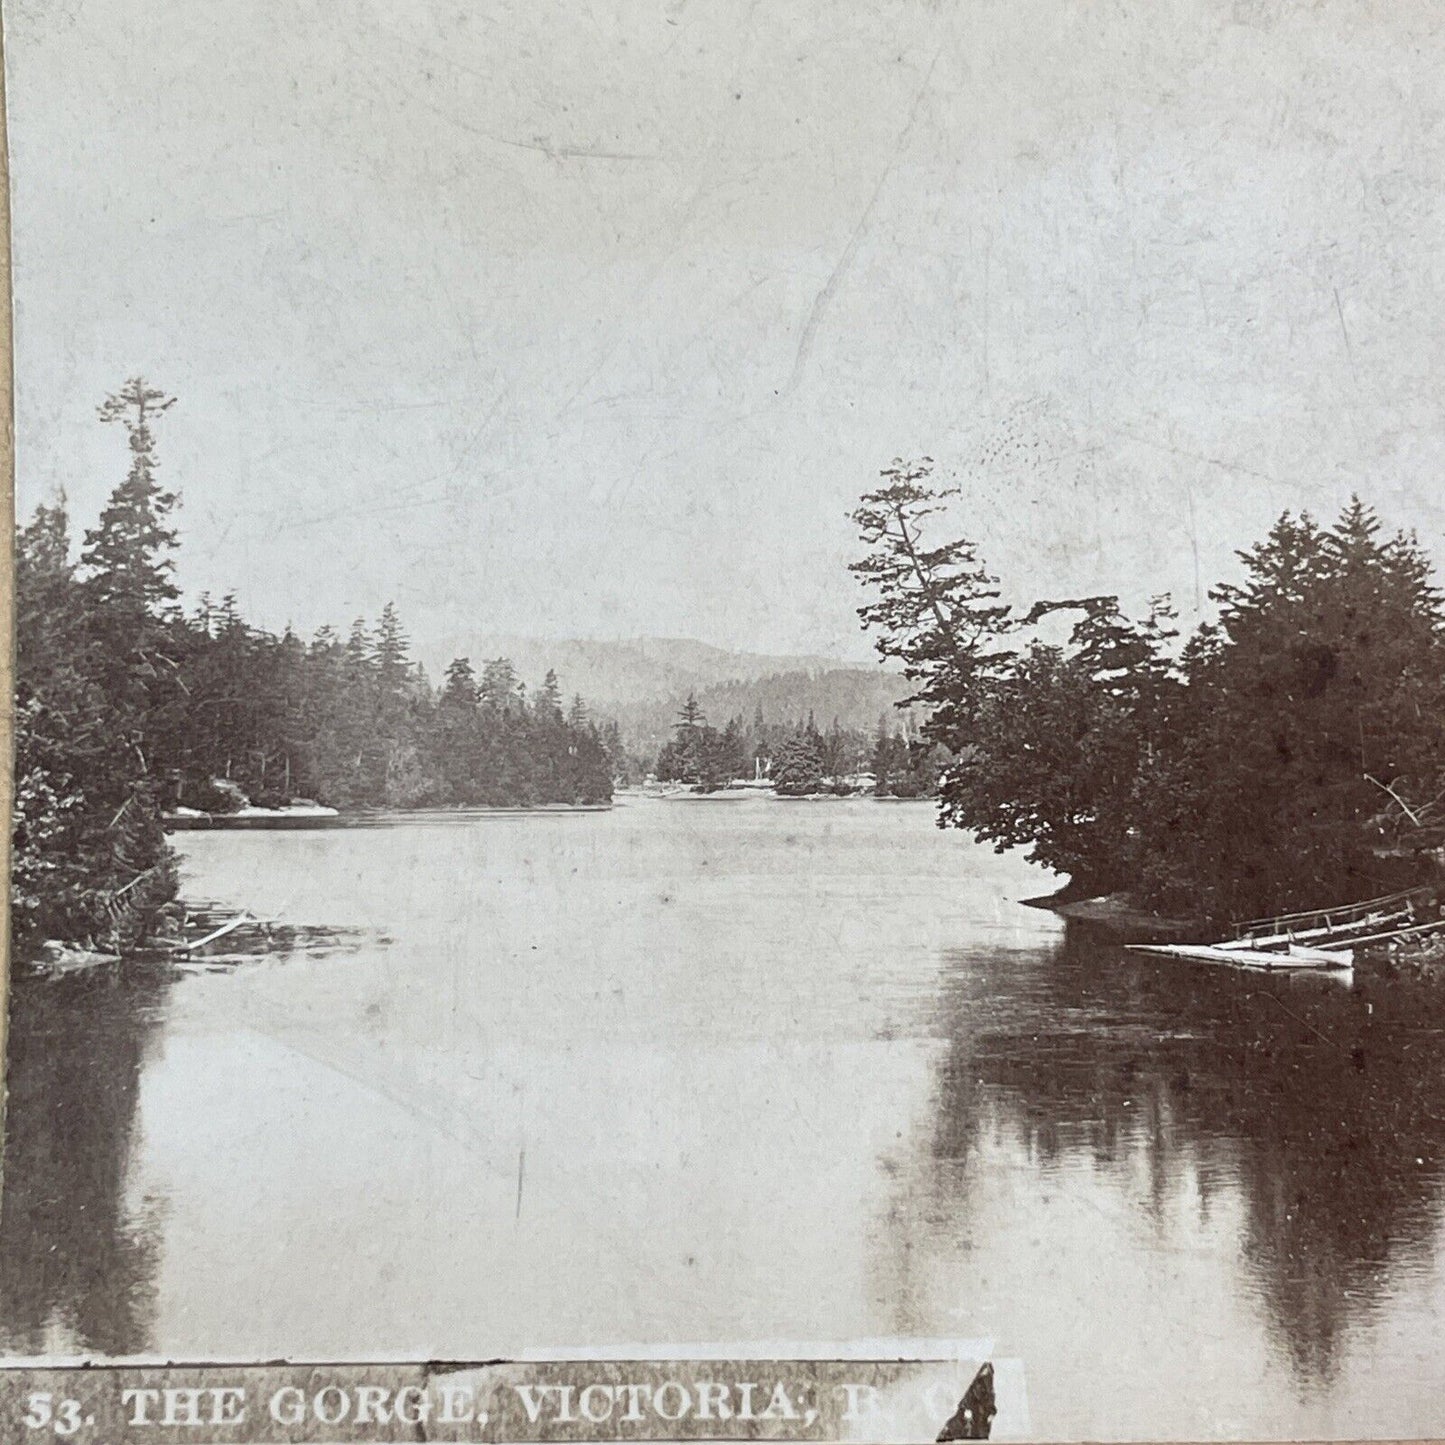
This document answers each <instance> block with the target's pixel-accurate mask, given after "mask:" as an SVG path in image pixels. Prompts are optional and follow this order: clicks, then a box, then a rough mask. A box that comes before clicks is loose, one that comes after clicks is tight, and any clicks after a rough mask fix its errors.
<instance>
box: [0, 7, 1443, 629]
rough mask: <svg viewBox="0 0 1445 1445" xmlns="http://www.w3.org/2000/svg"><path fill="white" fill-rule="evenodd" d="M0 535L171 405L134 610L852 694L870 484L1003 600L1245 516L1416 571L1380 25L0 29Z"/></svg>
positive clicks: (1406, 218)
mask: <svg viewBox="0 0 1445 1445" xmlns="http://www.w3.org/2000/svg"><path fill="white" fill-rule="evenodd" d="M5 14H6V23H7V36H6V43H7V50H8V56H7V60H8V67H9V101H10V110H11V121H10V124H11V146H12V151H13V167H14V170H13V182H14V192H13V205H14V238H15V241H14V244H15V271H16V289H17V372H18V463H19V496H20V507H21V509H22V511H23V512H28V511H29V510H30V508H31V507H33V505H34V503H35V502H36V501H37V500H38V499H41V498H44V497H47V496H49V495H50V494H51V493H52V492H53V491H54V489H56V488H58V487H63V488H64V489H65V490H66V492H67V493H68V494H69V497H70V500H71V503H72V508H73V512H74V514H75V516H76V517H77V519H78V522H80V523H82V524H83V523H84V522H85V521H87V520H89V519H90V518H92V517H93V515H94V513H95V511H96V509H97V507H98V505H99V503H100V501H101V499H102V497H103V495H104V494H105V492H106V491H107V490H108V489H109V488H110V487H111V486H112V485H113V484H114V483H115V482H116V481H117V480H118V479H119V477H120V476H122V475H123V473H124V469H125V465H126V458H125V450H124V445H123V439H122V437H121V436H120V435H118V434H117V433H116V431H115V429H113V428H106V427H102V426H100V425H99V424H98V422H97V421H96V420H95V412H94V408H95V405H96V403H97V402H98V401H99V400H100V399H101V397H102V396H103V395H104V394H105V392H106V391H107V390H108V389H111V388H113V387H114V386H115V385H116V384H117V383H118V382H119V381H120V380H121V379H122V378H124V377H125V376H126V375H127V374H130V373H132V372H136V371H141V372H144V374H145V375H146V376H147V377H149V378H150V379H151V380H152V381H153V382H155V383H157V384H160V385H162V386H164V387H165V388H166V389H168V390H169V391H171V392H173V393H174V394H176V395H177V396H178V397H179V398H180V401H179V404H178V405H177V406H176V408H175V409H174V410H173V411H172V412H171V413H169V414H168V416H167V417H166V418H165V420H164V422H163V423H162V429H161V434H160V444H161V447H162V455H163V460H164V465H165V476H166V479H167V480H168V481H169V482H171V483H172V484H174V485H176V486H178V487H179V488H180V489H181V491H182V493H183V496H184V511H183V514H182V525H183V530H184V554H183V559H182V577H183V580H184V582H185V583H186V585H187V588H188V589H189V590H191V591H192V592H194V591H198V590H200V589H201V588H210V589H212V590H214V591H218V592H219V591H223V590H225V589H227V588H234V589H235V590H236V591H237V592H238V594H239V596H240V598H241V602H242V605H243V607H244V609H245V610H246V611H247V613H248V614H249V615H250V616H252V617H253V618H254V619H255V620H257V621H258V622H261V623H264V624H267V625H271V626H278V627H279V626H280V625H282V624H284V623H285V622H287V621H288V620H291V621H294V622H295V623H296V624H297V625H298V626H300V627H302V628H303V629H305V630H308V631H309V630H310V629H312V628H314V627H315V626H317V625H318V624H320V623H322V622H325V621H337V622H343V623H344V622H345V621H347V620H348V619H349V618H350V617H352V616H353V615H355V614H356V613H358V612H365V613H368V614H375V613H376V612H377V611H378V610H379V608H380V606H381V604H382V603H383V602H384V601H386V600H387V599H389V598H394V599H395V600H396V601H397V602H398V604H399V605H400V606H401V608H402V610H403V613H404V616H405V618H406V620H407V621H408V623H409V624H410V626H411V628H412V630H413V632H414V633H415V634H416V635H417V636H418V638H419V640H422V641H423V642H424V641H425V639H426V638H428V637H436V636H441V635H447V634H455V633H457V632H459V631H465V630H467V629H468V628H475V630H477V631H478V632H482V631H488V632H514V633H527V634H541V635H553V636H627V635H632V634H644V633H646V634H663V635H685V636H693V637H697V638H701V639H703V640H707V641H712V642H716V643H720V644H724V645H730V646H739V647H749V648H756V649H760V650H767V651H784V650H799V651H809V652H823V653H831V654H838V655H848V654H852V655H860V654H862V653H863V652H864V651H865V650H866V644H864V645H860V643H859V640H858V638H857V634H856V623H855V618H854V615H853V609H854V607H855V606H856V604H857V602H858V600H859V599H858V597H857V596H856V595H855V593H856V587H855V584H854V583H853V580H852V579H851V578H850V577H849V576H848V575H847V573H846V572H845V570H844V567H845V563H846V562H847V561H848V560H849V559H850V558H851V557H852V556H854V555H855V553H856V543H855V541H854V539H853V533H852V528H851V525H850V524H849V522H848V520H847V513H848V510H849V508H850V506H851V505H853V503H854V499H855V498H856V495H857V493H858V492H859V491H860V490H862V489H864V488H866V487H867V486H868V485H869V483H870V481H871V480H872V478H873V477H874V475H875V474H876V472H877V471H878V469H879V468H880V467H882V466H884V465H886V464H887V463H888V461H889V459H890V458H892V457H893V456H895V455H898V454H900V453H901V454H905V455H908V454H916V453H923V452H927V453H929V454H931V455H932V456H933V457H935V458H936V459H937V460H938V463H939V466H940V470H941V471H943V472H946V473H951V474H955V475H956V476H957V477H958V479H959V480H960V481H962V483H963V485H964V489H965V502H964V508H963V515H962V517H961V522H960V525H962V526H963V527H964V528H966V529H967V530H969V531H970V532H971V533H972V534H973V535H975V536H976V537H977V538H978V539H979V540H980V541H981V542H982V544H983V547H984V551H985V554H986V556H987V557H988V558H989V560H990V561H991V563H992V564H993V565H994V566H995V567H996V568H997V569H998V570H1000V571H1002V572H1003V573H1004V575H1005V578H1006V580H1007V581H1008V583H1009V584H1010V586H1011V588H1012V589H1013V590H1014V591H1016V592H1017V593H1019V594H1020V595H1025V594H1028V595H1032V594H1036V593H1044V594H1048V593H1054V594H1059V593H1073V592H1075V591H1077V590H1079V589H1083V588H1089V589H1102V590H1110V591H1115V590H1117V591H1122V592H1123V593H1124V594H1125V595H1126V596H1128V597H1131V598H1136V597H1141V596H1143V595H1145V594H1148V593H1151V592H1158V591H1164V590H1172V591H1173V592H1175V594H1176V596H1177V598H1178V600H1179V602H1180V604H1181V607H1182V609H1183V611H1184V613H1185V615H1186V617H1189V616H1191V615H1192V613H1193V609H1194V608H1195V606H1196V603H1197V602H1198V601H1199V598H1200V590H1201V588H1207V586H1208V585H1209V583H1210V582H1211V581H1212V580H1214V579H1215V578H1217V577H1219V576H1221V575H1223V574H1224V573H1225V572H1226V571H1227V570H1228V568H1229V567H1230V565H1231V553H1232V549H1233V548H1234V547H1236V546H1240V545H1244V544H1245V543H1247V542H1248V541H1250V540H1251V539H1252V538H1253V537H1254V536H1255V535H1257V534H1258V533H1259V532H1260V531H1261V530H1262V529H1263V528H1265V527H1266V526H1267V525H1268V523H1269V521H1270V519H1271V518H1272V517H1273V515H1275V514H1276V513H1277V512H1278V511H1280V510H1281V509H1283V508H1284V507H1287V506H1291V507H1299V506H1309V507H1311V508H1314V509H1317V510H1319V511H1322V512H1326V513H1328V512H1331V511H1333V510H1334V509H1335V508H1336V507H1337V506H1338V505H1339V504H1340V503H1341V502H1342V501H1343V500H1344V498H1345V497H1346V496H1347V495H1348V493H1349V492H1350V491H1351V490H1352V489H1358V490H1359V491H1360V492H1361V493H1362V494H1363V495H1364V496H1365V497H1366V499H1367V500H1369V501H1370V502H1372V503H1374V504H1375V505H1377V506H1378V507H1379V508H1380V509H1381V511H1382V512H1384V513H1385V514H1386V516H1387V517H1388V518H1389V519H1390V520H1392V521H1394V522H1398V523H1401V524H1404V525H1409V526H1413V527H1417V528H1418V529H1419V531H1420V533H1421V535H1422V537H1423V539H1424V540H1425V541H1426V542H1427V543H1428V544H1429V545H1430V546H1431V547H1432V549H1434V550H1435V551H1436V553H1437V555H1442V554H1445V535H1442V534H1445V494H1442V490H1441V486H1440V480H1441V477H1442V465H1441V464H1442V460H1445V386H1442V379H1445V199H1442V173H1445V165H1442V144H1445V129H1442V111H1445V86H1442V84H1441V79H1440V77H1441V75H1442V73H1445V63H1442V62H1445V21H1442V18H1441V13H1440V11H1439V9H1438V7H1436V6H1434V5H1432V4H1430V3H1425V0H1416V3H1411V0H1390V3H1379V4H1367V3H1360V0H1320V3H1316V4H1314V5H1309V6H1306V5H1283V6H1281V5H1277V4H1275V3H1271V0H1235V3H1227V0H1225V3H1215V0H1188V3H1182V0H1151V3H1148V4H1127V5H1125V4H1107V3H1084V0H1075V3H1063V0H956V3H950V0H869V3H867V4H840V3H837V0H767V3H759V0H752V3H746V0H733V3H726V4H724V3H717V0H714V3H707V0H659V3H650V4H641V3H630V0H568V3H567V4H559V3H556V0H515V3H495V0H450V3H442V0H255V3H221V0H5Z"/></svg>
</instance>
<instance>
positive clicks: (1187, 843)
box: [853, 459, 1445, 919]
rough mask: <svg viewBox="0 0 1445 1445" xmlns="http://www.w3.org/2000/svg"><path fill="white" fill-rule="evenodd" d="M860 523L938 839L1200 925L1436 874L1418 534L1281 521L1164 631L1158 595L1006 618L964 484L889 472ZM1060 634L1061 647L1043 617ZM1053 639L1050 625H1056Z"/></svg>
mask: <svg viewBox="0 0 1445 1445" xmlns="http://www.w3.org/2000/svg"><path fill="white" fill-rule="evenodd" d="M882 479H883V482H884V485H883V486H882V487H880V488H879V489H877V490H875V491H873V492H870V493H868V494H867V495H866V496H864V497H863V499H862V505H861V506H860V507H859V509H858V510H857V512H856V513H855V514H854V516H855V521H856V522H857V524H858V526H859V530H860V533H861V536H862V538H863V540H864V542H865V544H866V546H867V547H868V549H869V550H868V553H867V555H866V556H865V557H864V558H863V559H862V560H860V561H859V562H857V563H855V564H854V565H853V571H854V572H855V573H856V574H857V575H858V576H859V577H860V579H861V580H862V582H863V583H864V584H865V585H866V586H868V587H870V588H871V589H872V591H873V600H871V601H870V602H869V603H868V604H867V605H866V606H864V607H862V608H861V609H860V612H859V615H860V617H861V619H862V621H863V623H864V626H865V627H866V628H869V629H872V630H874V631H875V632H876V634H877V639H876V644H877V646H878V649H879V651H880V652H882V653H883V655H884V656H886V657H889V658H893V659H896V660H897V661H899V662H900V663H901V664H902V665H903V667H904V670H905V673H906V675H907V676H908V677H909V678H910V679H912V681H913V683H914V686H915V688H916V692H915V694H914V696H915V700H916V702H917V703H918V705H920V706H922V707H925V708H927V709H929V717H928V721H927V722H926V724H925V726H924V733H925V736H926V737H928V738H929V739H931V740H932V741H934V742H937V743H939V744H941V745H943V746H944V747H946V748H947V749H948V750H949V752H950V753H951V754H952V760H951V761H950V762H949V763H948V765H947V767H946V768H945V770H944V773H943V777H942V779H941V782H940V817H939V822H940V825H941V826H957V827H963V828H968V829H971V830H972V831H973V832H975V833H976V834H977V835H978V836H979V837H980V838H982V839H985V840H987V841H990V842H992V843H994V844H995V845H996V846H997V847H998V848H999V849H1000V850H1002V849H1004V848H1008V847H1013V846H1019V845H1026V846H1028V847H1029V848H1030V849H1031V852H1030V857H1031V858H1033V859H1034V860H1035V861H1037V862H1039V863H1042V864H1044V865H1045V866H1047V867H1049V868H1052V869H1056V870H1057V871H1059V872H1061V873H1065V874H1068V875H1069V876H1070V878H1071V881H1072V889H1073V891H1075V892H1077V893H1079V894H1081V895H1086V894H1105V893H1110V892H1122V893H1126V894H1128V895H1130V896H1131V897H1133V898H1135V899H1137V900H1138V901H1140V902H1143V903H1147V904H1150V905H1153V906H1156V907H1160V908H1165V909H1170V910H1177V911H1180V912H1184V913H1188V914H1190V915H1194V916H1204V917H1210V918H1214V919H1228V918H1239V917H1247V916H1251V915H1255V914H1261V913H1269V912H1274V911H1279V910H1283V909H1286V908H1289V907H1292V906H1299V907H1317V906H1324V905H1328V904H1331V903H1337V902H1344V901H1349V900H1351V899H1356V898H1361V897H1365V896H1368V895H1370V894H1371V893H1372V892H1375V893H1378V892H1380V891H1383V889H1384V888H1385V887H1387V886H1393V885H1394V884H1395V883H1396V882H1399V881H1404V879H1405V878H1407V877H1411V876H1418V875H1419V874H1420V873H1422V872H1424V871H1426V868H1427V867H1428V862H1427V857H1426V854H1427V850H1429V849H1432V848H1435V847H1438V846H1439V844H1440V842H1441V839H1442V829H1441V823H1442V818H1441V812H1440V810H1441V805H1442V800H1445V746H1442V744H1445V605H1442V596H1441V593H1440V591H1439V590H1438V589H1437V588H1436V586H1435V584H1434V581H1433V573H1432V567H1431V563H1430V560H1429V558H1428V557H1427V556H1426V555H1425V553H1424V552H1423V551H1422V549H1421V547H1420V545H1419V543H1418V541H1417V540H1416V539H1415V537H1414V536H1413V535H1412V534H1409V533H1404V532H1396V533H1390V532H1388V531H1386V530H1385V528H1384V527H1383V526H1382V524H1381V522H1380V520H1379V519H1378V518H1377V517H1376V516H1375V515H1374V514H1373V513H1372V512H1371V511H1370V509H1369V508H1367V507H1365V506H1364V505H1363V504H1362V503H1361V502H1360V501H1359V500H1358V499H1356V500H1353V501H1352V502H1351V503H1350V504H1349V506H1347V507H1346V508H1345V510H1344V512H1343V513H1342V514H1341V516H1340V517H1339V518H1338V520H1337V521H1336V522H1335V523H1334V524H1333V525H1330V526H1324V525H1321V524H1320V523H1319V522H1317V521H1316V520H1315V519H1314V518H1312V517H1310V516H1309V515H1307V514H1304V515H1297V516H1296V515H1291V514H1289V513H1286V514H1285V515H1283V516H1281V517H1280V518H1279V519H1278V521H1277V522H1276V523H1275V524H1274V526H1273V528H1272V529H1271V530H1270V532H1269V534H1268V536H1266V537H1265V538H1264V539H1262V540H1261V541H1259V542H1257V543H1256V544H1255V545H1253V546H1251V547H1249V548H1248V549H1246V550H1244V551H1242V552H1240V553H1239V554H1238V556H1239V561H1240V564H1241V576H1240V578H1239V579H1238V580H1236V581H1230V582H1224V583H1221V584H1219V585H1218V586H1217V587H1215V588H1214V589H1213V591H1212V592H1211V593H1210V597H1211V599H1212V601H1213V602H1214V604H1215V606H1216V608H1217V617H1216V619H1215V620H1213V621H1211V622H1209V623H1207V624H1205V625H1203V626H1201V627H1200V628H1199V629H1198V630H1197V631H1196V632H1195V633H1194V634H1193V635H1192V636H1190V637H1188V638H1187V639H1181V638H1180V637H1179V634H1178V629H1177V627H1176V626H1175V622H1174V614H1173V612H1172V610H1171V609H1170V606H1169V603H1168V600H1167V599H1165V598H1160V599H1157V600H1156V601H1155V602H1153V603H1152V604H1151V605H1150V606H1149V607H1148V608H1147V610H1146V611H1145V613H1144V614H1143V615H1142V616H1138V617H1130V616H1128V615H1127V614H1126V613H1125V611H1124V610H1123V609H1122V607H1121V606H1120V603H1119V599H1118V598H1117V597H1113V596H1094V597H1084V598H1069V599H1059V600H1042V601H1039V602H1037V603H1035V604H1034V605H1033V606H1032V607H1029V608H1027V609H1020V608H1016V607H1012V606H1010V605H1008V604H1007V603H1005V602H1004V600H1003V594H1002V590H1001V588H1000V584H999V581H998V579H997V578H995V577H994V576H992V575H991V574H990V572H989V571H988V568H987V566H986V565H985V563H984V561H983V559H982V557H981V556H980V552H979V549H978V547H977V545H976V544H975V543H974V542H972V541H969V540H966V539H953V540H942V541H940V540H938V539H937V538H935V537H934V536H933V535H932V532H933V530H934V529H936V528H937V527H938V525H939V519H940V517H941V514H942V513H943V511H944V509H945V507H947V506H948V505H949V504H950V503H951V502H952V500H953V499H954V498H955V497H956V496H957V492H956V491H950V490H947V489H941V488H938V487H936V486H934V485H932V483H931V462H929V461H928V460H927V459H924V460H923V461H920V462H917V463H904V462H896V463H895V464H894V465H893V466H892V467H891V468H890V469H888V470H887V471H885V472H884V473H883V474H882ZM1061 622H1066V623H1067V624H1068V628H1067V633H1066V635H1065V636H1064V637H1063V638H1062V640H1059V639H1058V638H1057V634H1058V632H1059V631H1060V623H1061ZM1051 634H1052V635H1051Z"/></svg>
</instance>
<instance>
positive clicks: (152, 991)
mask: <svg viewBox="0 0 1445 1445" xmlns="http://www.w3.org/2000/svg"><path fill="white" fill-rule="evenodd" d="M169 987H170V985H169V982H168V981H167V980H165V979H164V978H160V977H157V976H154V975H147V974H145V973H138V972H132V973H130V974H128V975H124V976H122V975H119V974H117V973H115V972H113V971H111V970H99V971H95V972H92V973H88V974H83V975H71V976H69V977H65V978H59V979H43V978H33V977H28V976H19V977H17V978H16V979H15V981H14V984H13V986H12V990H11V1014H10V1044H9V1050H10V1063H9V1100H8V1104H7V1107H6V1117H5V1160H4V1189H3V1194H0V1344H3V1346H4V1348H5V1349H6V1351H7V1352H9V1353H11V1354H24V1355H36V1354H41V1353H44V1352H47V1351H62V1352H66V1353H69V1352H75V1353H81V1354H97V1355H125V1354H135V1353H139V1352H141V1351H143V1350H145V1349H146V1347H147V1345H148V1344H149V1341H150V1335H151V1324H152V1314H153V1296H154V1273H155V1266H156V1256H157V1244H156V1234H155V1230H154V1228H153V1227H151V1224H148V1222H147V1220H146V1219H145V1218H144V1217H135V1216H133V1214H132V1213H131V1210H130V1206H129V1201H128V1198H127V1182H128V1181H127V1170H128V1164H129V1160H130V1153H131V1143H132V1135H133V1132H134V1130H135V1127H136V1103H137V1097H138V1092H139V1081H140V1073H141V1068H142V1064H143V1061H144V1057H145V1052H146V1047H147V1041H148V1039H149V1037H150V1036H151V1034H152V1032H153V1031H154V1029H155V1026H156V1023H157V1020H158V1017H159V1012H160V1009H161V1007H162V1005H163V1002H164V999H165V995H166V993H167V992H168V991H169ZM152 1224H153V1222H152Z"/></svg>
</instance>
